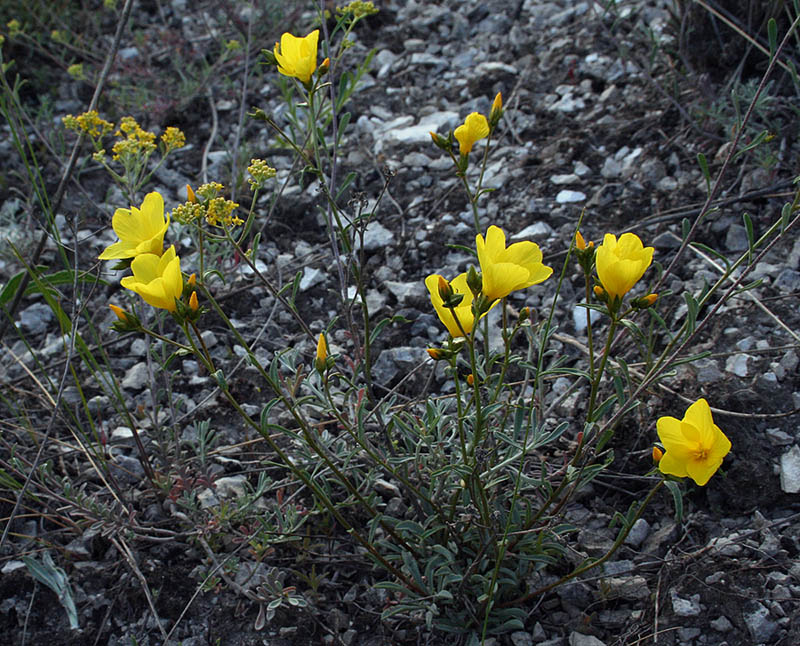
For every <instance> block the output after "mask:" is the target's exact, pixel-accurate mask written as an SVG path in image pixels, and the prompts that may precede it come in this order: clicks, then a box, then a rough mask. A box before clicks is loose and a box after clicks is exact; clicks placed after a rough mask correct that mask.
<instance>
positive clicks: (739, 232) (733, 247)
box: [725, 224, 749, 251]
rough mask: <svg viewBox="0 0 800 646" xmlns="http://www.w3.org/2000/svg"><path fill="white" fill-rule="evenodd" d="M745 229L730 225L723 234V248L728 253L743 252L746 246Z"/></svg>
mask: <svg viewBox="0 0 800 646" xmlns="http://www.w3.org/2000/svg"><path fill="white" fill-rule="evenodd" d="M748 244H749V243H748V241H747V229H745V228H744V227H743V226H742V225H741V224H732V225H730V226H729V227H728V232H727V233H726V234H725V248H726V249H728V251H744V250H745V249H747V246H748Z"/></svg>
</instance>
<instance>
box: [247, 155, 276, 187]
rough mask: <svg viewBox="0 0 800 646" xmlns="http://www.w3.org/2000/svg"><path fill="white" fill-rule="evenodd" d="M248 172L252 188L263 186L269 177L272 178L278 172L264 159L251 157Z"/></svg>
mask: <svg viewBox="0 0 800 646" xmlns="http://www.w3.org/2000/svg"><path fill="white" fill-rule="evenodd" d="M247 172H248V173H250V177H249V178H248V179H247V181H248V182H249V183H250V188H251V189H257V188H262V187H263V186H264V183H265V182H266V181H267V180H268V179H272V178H273V177H275V175H277V173H278V171H276V170H275V169H274V168H272V167H271V166H270V165H269V164H267V162H265V161H264V160H263V159H251V160H250V165H249V166H248V167H247Z"/></svg>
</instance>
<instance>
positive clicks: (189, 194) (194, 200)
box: [186, 184, 197, 204]
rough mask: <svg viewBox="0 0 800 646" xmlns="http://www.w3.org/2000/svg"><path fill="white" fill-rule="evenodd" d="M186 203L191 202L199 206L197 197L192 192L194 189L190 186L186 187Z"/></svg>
mask: <svg viewBox="0 0 800 646" xmlns="http://www.w3.org/2000/svg"><path fill="white" fill-rule="evenodd" d="M186 201H187V202H191V203H192V204H197V197H196V196H195V194H194V191H193V190H192V187H191V186H189V185H188V184H187V185H186Z"/></svg>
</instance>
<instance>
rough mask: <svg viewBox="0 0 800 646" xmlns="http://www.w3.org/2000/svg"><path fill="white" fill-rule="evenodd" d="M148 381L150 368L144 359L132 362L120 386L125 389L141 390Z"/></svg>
mask: <svg viewBox="0 0 800 646" xmlns="http://www.w3.org/2000/svg"><path fill="white" fill-rule="evenodd" d="M148 383H150V370H148V368H147V363H146V362H145V361H140V362H139V363H135V364H133V365H132V366H131V367H130V368H128V371H127V372H126V373H125V377H123V379H122V387H123V388H125V389H127V390H141V389H142V388H144V387H145V386H146V385H147V384H148Z"/></svg>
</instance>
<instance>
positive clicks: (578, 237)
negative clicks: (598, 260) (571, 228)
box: [575, 231, 586, 251]
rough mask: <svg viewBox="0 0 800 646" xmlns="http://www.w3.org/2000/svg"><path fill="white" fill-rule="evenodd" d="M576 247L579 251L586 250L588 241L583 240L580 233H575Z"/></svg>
mask: <svg viewBox="0 0 800 646" xmlns="http://www.w3.org/2000/svg"><path fill="white" fill-rule="evenodd" d="M575 246H576V247H577V248H578V251H583V250H584V249H586V241H585V240H584V239H583V236H582V235H581V232H580V231H576V232H575Z"/></svg>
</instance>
